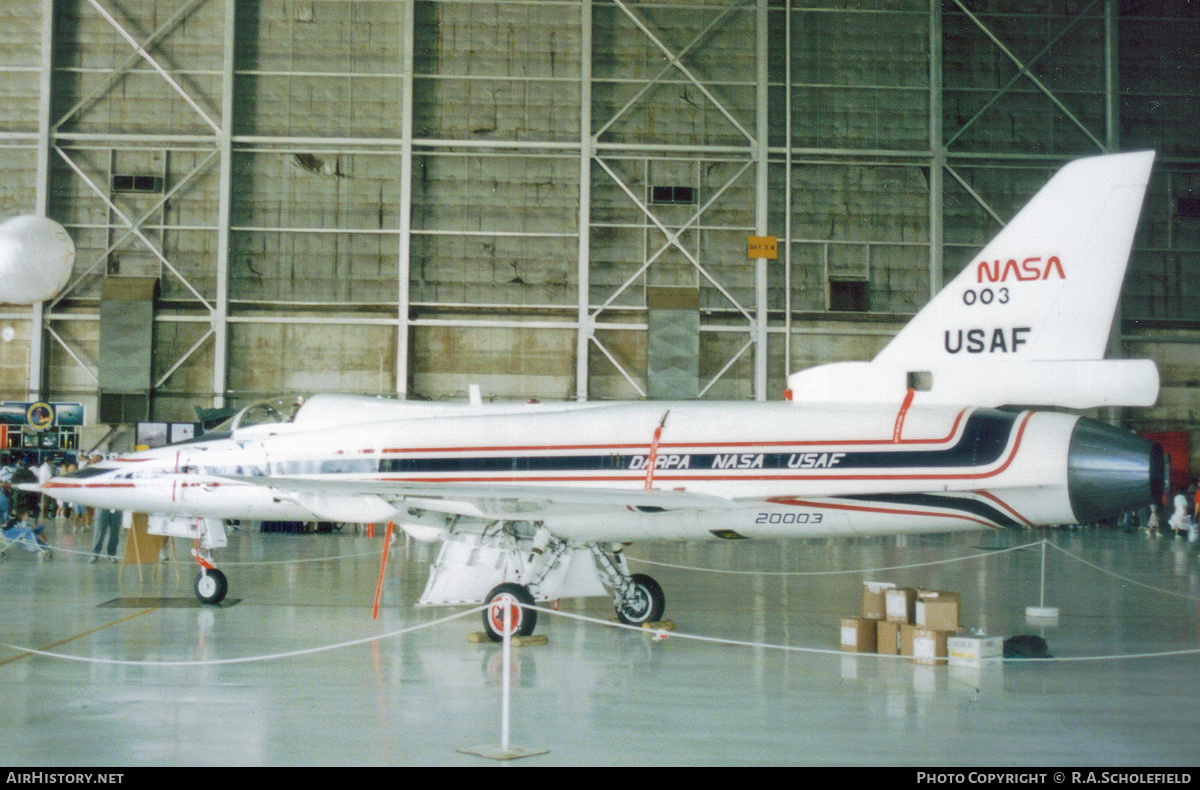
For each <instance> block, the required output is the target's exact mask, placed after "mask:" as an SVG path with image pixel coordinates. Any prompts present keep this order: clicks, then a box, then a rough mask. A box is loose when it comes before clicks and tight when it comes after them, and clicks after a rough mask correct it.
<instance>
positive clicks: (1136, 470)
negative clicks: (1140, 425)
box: [1067, 417, 1166, 523]
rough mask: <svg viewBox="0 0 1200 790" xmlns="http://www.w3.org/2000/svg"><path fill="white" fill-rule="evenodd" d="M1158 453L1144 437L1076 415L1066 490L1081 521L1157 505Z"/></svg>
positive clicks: (1161, 460)
mask: <svg viewBox="0 0 1200 790" xmlns="http://www.w3.org/2000/svg"><path fill="white" fill-rule="evenodd" d="M1165 478H1166V460H1165V456H1164V455H1163V450H1162V448H1161V447H1159V446H1158V445H1157V444H1155V443H1154V442H1152V441H1150V440H1149V439H1143V438H1142V437H1140V436H1136V435H1134V434H1132V433H1129V432H1128V431H1125V430H1122V429H1120V428H1114V427H1112V426H1111V425H1105V424H1104V423H1102V422H1098V421H1096V420H1091V419H1088V418H1086V417H1081V418H1080V419H1079V422H1077V423H1076V424H1075V430H1074V432H1073V433H1072V434H1071V445H1070V449H1069V451H1068V455H1067V490H1068V493H1069V494H1070V498H1071V510H1072V511H1074V513H1075V518H1076V520H1078V521H1079V522H1080V523H1088V522H1092V521H1098V520H1100V519H1104V518H1112V517H1114V516H1118V515H1120V514H1121V513H1125V512H1128V511H1130V510H1137V509H1139V508H1143V507H1149V506H1150V505H1152V504H1160V505H1161V503H1162V501H1163V499H1162V497H1163V488H1164V481H1165Z"/></svg>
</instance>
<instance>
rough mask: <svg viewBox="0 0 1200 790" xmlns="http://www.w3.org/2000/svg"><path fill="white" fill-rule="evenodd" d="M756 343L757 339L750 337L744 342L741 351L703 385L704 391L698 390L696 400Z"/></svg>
mask: <svg viewBox="0 0 1200 790" xmlns="http://www.w3.org/2000/svg"><path fill="white" fill-rule="evenodd" d="M757 342H758V341H757V338H755V337H753V336H751V337H750V339H749V340H747V341H746V343H745V345H743V346H742V347H741V349H740V350H739V351H738V352H737V353H736V354H734V355H733V357H731V358H730V360H729V361H728V362H726V363H725V367H723V368H721V370H720V371H718V372H717V375H715V376H713V377H712V380H711V381H709V382H708V383H707V384H705V385H704V389H702V390H700V394H699V395H697V396H696V397H697V398H703V397H704V395H705V394H706V393H707V392H708V391H709V390H710V389H712V386H713V385H714V384H716V383H717V382H718V381H720V380H721V377H722V376H724V375H725V374H726V373H727V372H729V369H730V368H731V367H733V366H734V364H735V363H736V362H737V361H738V360H739V359H741V358H742V356H743V355H744V354H745V353H746V351H747V349H749V348H750V347H751V346H753V345H755V344H756V343H757Z"/></svg>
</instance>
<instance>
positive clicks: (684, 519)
mask: <svg viewBox="0 0 1200 790" xmlns="http://www.w3.org/2000/svg"><path fill="white" fill-rule="evenodd" d="M394 407H395V411H394V412H392V413H389V412H386V411H380V412H377V413H373V414H371V417H372V418H373V419H377V420H379V421H373V422H370V423H366V424H344V425H339V426H337V427H333V428H327V427H316V426H315V425H314V424H313V423H314V422H316V421H314V420H313V419H311V414H310V415H309V416H310V419H307V420H306V419H301V418H302V417H304V416H305V413H304V409H302V410H301V412H300V414H298V415H297V420H296V421H295V423H291V424H278V425H259V426H254V427H251V428H246V429H243V430H240V431H236V432H235V433H234V434H233V435H232V436H231V437H229V438H222V439H215V440H210V441H200V442H194V443H190V444H183V445H176V446H171V447H166V448H160V449H157V450H150V451H145V452H141V453H135V454H132V455H129V456H124V457H122V458H120V459H117V460H114V461H108V462H104V463H103V464H101V465H98V466H95V467H90V468H89V469H88V470H85V472H83V473H82V474H81V475H78V476H75V477H65V478H57V479H55V480H54V481H52V482H51V483H50V484H49V485H48V486H47V491H48V493H51V494H52V495H54V496H56V497H59V498H62V499H65V500H68V501H73V502H80V503H82V504H87V505H92V506H96V507H107V508H114V509H121V510H136V511H144V512H151V513H164V514H179V515H190V516H210V517H215V518H230V519H255V520H313V519H320V520H351V521H358V520H363V521H365V520H379V521H384V520H395V521H398V522H401V523H402V524H404V523H411V524H412V526H413V527H414V529H416V528H417V527H418V526H419V525H420V524H421V523H422V516H423V514H426V513H428V512H429V511H434V512H435V513H438V514H446V513H449V514H457V515H459V516H464V517H466V518H467V519H468V520H474V521H489V520H491V521H494V520H498V519H505V520H525V521H530V522H533V521H537V522H540V523H543V524H545V525H546V526H547V527H549V528H551V529H552V531H553V532H555V533H556V534H558V535H560V536H562V537H564V538H567V539H574V540H632V539H635V538H639V539H659V538H661V539H667V538H684V539H692V538H711V537H714V536H716V537H729V538H733V537H765V536H819V535H841V534H875V533H882V532H909V531H911V532H929V531H943V530H957V529H980V528H985V527H1000V526H1013V525H1029V524H1038V523H1056V522H1067V521H1071V520H1072V514H1071V504H1070V501H1069V497H1068V492H1067V482H1068V481H1067V471H1066V470H1067V453H1068V447H1069V444H1070V439H1071V433H1072V429H1073V427H1074V424H1075V422H1076V420H1077V418H1075V417H1073V416H1069V415H1063V414H1056V413H1049V412H1031V411H1025V412H1019V413H1017V412H1007V411H991V410H972V409H959V408H946V407H930V408H922V409H917V408H913V409H911V410H908V411H907V412H906V411H905V410H904V409H898V408H894V407H883V406H874V405H866V406H850V407H843V406H836V405H804V406H799V405H795V404H789V403H765V404H764V403H704V402H682V403H654V402H643V403H622V404H608V405H605V404H586V405H581V406H577V405H573V404H563V405H556V406H551V405H538V406H526V407H513V406H504V407H495V406H482V407H467V406H457V407H440V408H434V407H431V406H428V405H424V406H420V407H418V408H417V409H414V410H413V411H412V412H406V411H404V410H403V404H394ZM305 408H308V407H307V406H306V407H305ZM314 410H315V408H314ZM400 415H403V416H405V417H407V418H401V419H380V418H381V417H383V418H386V417H387V416H393V417H396V416H400ZM660 425H662V428H663V429H662V432H661V435H660V438H659V439H658V440H657V441H655V432H656V429H657V428H658V427H659V426H660ZM652 457H653V459H654V460H653V462H651V458H652ZM651 467H653V468H651ZM271 480H276V481H279V486H278V487H277V488H272V487H271V486H270V485H264V484H263V483H267V482H269V481H271ZM285 482H286V485H284V483H285ZM331 482H336V483H337V484H338V485H339V486H343V487H344V486H347V485H348V486H350V487H351V488H353V486H355V485H358V486H361V487H362V489H363V490H362V491H361V492H358V495H357V497H356V501H361V500H363V499H364V498H365V499H367V500H370V501H371V502H374V503H375V504H376V505H377V506H376V507H374V508H369V507H368V508H366V509H362V508H359V509H352V510H349V511H344V510H343V509H342V508H341V505H342V503H343V502H345V501H347V497H346V496H339V495H335V494H326V493H324V491H325V490H326V488H327V487H328V485H329V484H330V483H331ZM306 483H307V484H309V485H310V486H311V489H312V490H311V491H310V490H306V486H305V484H306ZM382 491H390V492H392V493H391V494H389V495H388V496H386V497H381V496H379V495H378V494H379V492H382ZM550 491H553V492H555V496H554V497H544V498H540V496H541V495H540V494H539V492H550ZM573 491H574V492H578V494H577V497H578V501H576V502H572V501H571V492H573ZM648 491H649V492H656V493H658V494H659V496H660V497H662V498H663V499H662V500H661V501H663V502H666V503H667V504H666V505H665V506H664V505H662V504H656V503H657V502H659V500H656V499H655V498H654V497H650V498H649V499H642V498H639V497H636V496H634V495H635V494H637V495H643V494H645V493H647V492H648ZM489 492H494V499H493V498H492V496H491V494H490V493H489ZM564 492H565V494H564ZM623 492H627V493H626V494H623ZM675 494H678V495H681V496H680V497H679V498H678V501H674V500H670V499H669V497H670V496H672V495H675ZM551 498H552V499H553V500H554V502H553V503H551V502H549V499H551ZM642 501H645V502H647V503H648V504H646V505H640V504H638V503H639V502H642ZM339 514H341V515H342V516H343V518H340V519H339V518H338V516H339ZM344 516H361V517H354V518H346V517H344ZM426 523H428V519H426Z"/></svg>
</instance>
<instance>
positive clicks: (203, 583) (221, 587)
mask: <svg viewBox="0 0 1200 790" xmlns="http://www.w3.org/2000/svg"><path fill="white" fill-rule="evenodd" d="M227 592H229V582H228V580H226V578H225V574H224V573H221V572H220V571H219V570H217V569H216V568H205V569H203V570H201V571H200V573H199V575H198V576H196V597H197V598H199V599H200V601H201V603H207V604H219V603H220V602H221V601H223V600H225V594H226V593H227Z"/></svg>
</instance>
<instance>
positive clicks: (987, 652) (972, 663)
mask: <svg viewBox="0 0 1200 790" xmlns="http://www.w3.org/2000/svg"><path fill="white" fill-rule="evenodd" d="M946 651H947V654H948V657H949V659H950V664H951V665H952V666H966V667H979V666H983V665H984V663H985V662H984V659H996V658H1002V657H1003V656H1004V637H1001V636H952V637H950V638H949V639H948V640H946ZM986 663H987V664H994V663H999V662H996V661H987V662H986Z"/></svg>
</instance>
